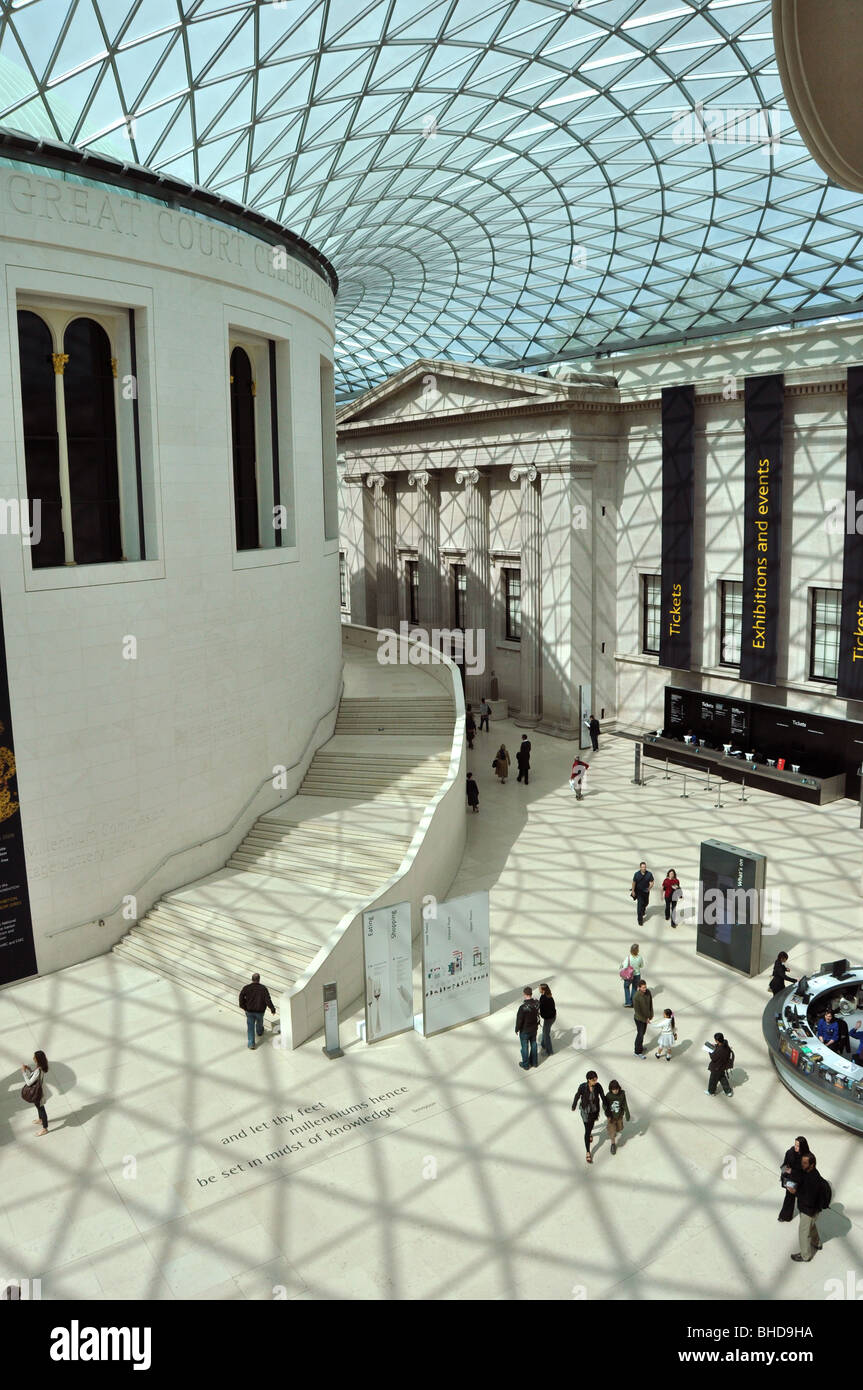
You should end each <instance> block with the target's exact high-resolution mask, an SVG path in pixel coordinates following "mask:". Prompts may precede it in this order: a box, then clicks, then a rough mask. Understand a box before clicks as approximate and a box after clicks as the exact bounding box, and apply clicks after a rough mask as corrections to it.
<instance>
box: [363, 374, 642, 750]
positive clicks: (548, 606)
mask: <svg viewBox="0 0 863 1390" xmlns="http://www.w3.org/2000/svg"><path fill="white" fill-rule="evenodd" d="M617 404H618V400H617V391H616V388H615V385H614V383H613V380H612V379H611V378H609V377H603V376H591V375H587V374H571V375H569V376H567V377H558V378H552V377H532V376H526V375H517V374H515V373H511V372H502V371H493V370H488V369H486V368H481V367H475V366H466V365H460V364H455V363H440V362H424V361H421V362H417V363H415V364H414V365H413V366H412V367H410V368H408V369H405V370H404V371H403V372H401V373H399V374H398V375H397V376H395V377H392V378H390V380H389V381H387V382H386V383H384V385H383V386H381V387H379V388H377V389H376V390H374V391H370V392H368V393H366V395H364V396H361V397H360V398H358V399H357V400H355V401H353V402H352V403H351V404H350V405H349V406H346V407H344V408H343V409H342V411H341V412H340V415H339V418H338V437H339V459H340V471H341V481H342V490H341V491H342V526H341V534H342V548H343V554H344V564H345V568H346V577H347V583H348V588H349V607H350V612H351V617H352V620H353V621H354V622H360V623H368V624H370V625H372V626H378V627H392V626H397V625H398V623H399V622H400V621H405V622H408V623H409V624H411V623H413V624H415V625H417V626H419V627H423V628H426V629H431V628H434V627H437V628H442V629H449V630H451V631H453V630H457V629H462V630H465V631H467V632H471V633H473V634H475V635H476V640H478V641H479V642H480V643H481V644H484V649H485V661H484V664H483V665H482V667H481V668H480V665H479V663H477V667H476V669H474V668H473V667H471V666H470V664H468V665H467V666H466V669H465V672H464V674H465V688H466V695H467V699H468V700H470V701H472V702H473V701H478V700H480V699H481V698H482V696H483V695H490V694H491V692H492V672H494V675H495V678H496V682H497V685H498V687H499V691H500V696H501V698H502V699H505V700H506V701H507V703H508V705H509V708H510V712H511V713H512V714H513V716H514V718H515V720H516V723H517V724H519V725H522V726H525V727H534V728H538V729H540V730H544V731H546V732H550V733H556V734H560V735H562V736H565V737H570V738H571V737H573V736H574V735H575V734H576V732H577V731H578V730H579V725H580V688H583V689H587V688H592V689H593V690H594V692H595V701H594V702H595V703H596V705H597V708H598V709H600V708H601V709H603V710H604V712H605V714H604V717H605V718H610V717H612V714H613V706H614V671H613V665H612V660H613V656H612V652H613V646H614V642H613V624H614V615H613V611H611V610H610V609H609V610H608V611H607V612H606V613H605V614H599V613H598V612H597V608H596V601H595V600H596V593H597V585H598V583H599V584H600V587H601V581H599V580H598V578H597V576H596V574H595V573H594V567H595V565H596V564H597V562H598V560H601V561H602V563H604V564H606V565H607V566H608V567H609V570H611V569H613V565H614V561H615V547H614V533H613V516H612V513H613V507H612V501H613V498H614V495H615V470H616V447H617V446H616V435H617V429H618V426H617V415H616V410H617ZM369 498H371V499H372V505H369V504H368V499H369ZM603 507H604V509H605V510H604V511H603ZM603 528H604V529H605V531H607V535H604V536H603V535H602V534H601V533H602V531H603ZM603 623H605V624H606V625H607V628H608V631H607V632H606V631H605V629H604V627H603ZM603 644H605V648H604V647H603Z"/></svg>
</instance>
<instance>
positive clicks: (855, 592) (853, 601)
mask: <svg viewBox="0 0 863 1390" xmlns="http://www.w3.org/2000/svg"><path fill="white" fill-rule="evenodd" d="M847 408H848V433H847V442H846V446H845V447H846V453H845V496H844V498H843V499H842V502H843V505H842V508H841V512H840V515H841V517H842V524H843V529H844V531H845V554H844V559H843V562H842V626H841V631H840V636H839V680H838V683H837V686H836V694H837V695H842V696H844V698H845V699H846V700H863V515H861V512H863V507H861V512H858V510H857V504H858V500H860V499H863V367H849V368H848V407H847ZM858 524H859V527H860V532H858V529H857V528H858Z"/></svg>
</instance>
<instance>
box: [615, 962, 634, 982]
mask: <svg viewBox="0 0 863 1390" xmlns="http://www.w3.org/2000/svg"><path fill="white" fill-rule="evenodd" d="M617 973H618V974H619V976H620V978H621V980H631V979H632V977H633V975H634V974H635V971H634V970H633V968H632V966H631V965H625V966H624V967H623V969H622V970H619V971H618V972H617Z"/></svg>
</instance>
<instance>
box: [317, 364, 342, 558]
mask: <svg viewBox="0 0 863 1390" xmlns="http://www.w3.org/2000/svg"><path fill="white" fill-rule="evenodd" d="M336 459H337V452H336V391H335V374H334V372H333V364H332V362H328V361H327V359H326V358H325V357H322V358H321V468H322V471H323V487H324V540H327V541H334V540H337V539H338V535H339V483H338V471H337V464H336Z"/></svg>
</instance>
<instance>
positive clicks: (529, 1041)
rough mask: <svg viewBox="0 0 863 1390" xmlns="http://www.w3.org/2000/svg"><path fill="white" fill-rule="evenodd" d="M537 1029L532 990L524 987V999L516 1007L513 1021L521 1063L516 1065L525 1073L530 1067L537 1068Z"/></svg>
mask: <svg viewBox="0 0 863 1390" xmlns="http://www.w3.org/2000/svg"><path fill="white" fill-rule="evenodd" d="M538 1028H539V1005H538V1004H537V1002H536V1000H535V999H534V997H533V990H532V989H531V987H530V985H525V988H524V998H523V999H522V1001H521V1003H520V1004H519V1006H518V1013H517V1015H516V1019H515V1031H516V1032H517V1033H518V1040H519V1042H520V1043H521V1061H520V1062H519V1064H518V1065H519V1066H520V1067H523V1068H524V1070H525V1071H530V1068H531V1067H538V1066H539V1061H538V1060H537V1055H536V1033H537V1029H538Z"/></svg>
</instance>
